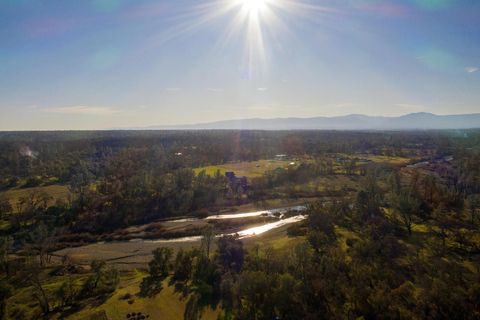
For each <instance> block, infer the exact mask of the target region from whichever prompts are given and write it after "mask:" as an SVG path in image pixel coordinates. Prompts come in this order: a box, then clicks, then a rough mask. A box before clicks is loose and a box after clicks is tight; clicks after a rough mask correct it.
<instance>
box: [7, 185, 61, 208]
mask: <svg viewBox="0 0 480 320" xmlns="http://www.w3.org/2000/svg"><path fill="white" fill-rule="evenodd" d="M32 192H36V193H46V194H48V195H49V196H50V197H52V199H51V200H50V203H49V204H50V205H51V204H54V203H55V201H57V200H65V199H67V198H68V195H69V194H70V191H69V190H68V187H66V186H62V185H58V184H55V185H51V186H44V187H34V188H15V189H11V190H8V191H5V192H1V193H0V196H4V197H6V198H7V199H9V200H10V203H11V204H12V206H13V208H14V209H15V206H16V204H17V202H18V200H19V199H20V198H22V197H25V196H28V195H29V194H30V193H32Z"/></svg>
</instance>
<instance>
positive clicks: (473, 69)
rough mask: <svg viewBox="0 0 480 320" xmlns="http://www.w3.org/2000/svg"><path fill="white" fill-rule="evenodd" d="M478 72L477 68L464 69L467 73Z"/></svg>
mask: <svg viewBox="0 0 480 320" xmlns="http://www.w3.org/2000/svg"><path fill="white" fill-rule="evenodd" d="M478 70H480V69H479V68H477V67H466V68H465V71H466V72H468V73H475V72H477V71H478Z"/></svg>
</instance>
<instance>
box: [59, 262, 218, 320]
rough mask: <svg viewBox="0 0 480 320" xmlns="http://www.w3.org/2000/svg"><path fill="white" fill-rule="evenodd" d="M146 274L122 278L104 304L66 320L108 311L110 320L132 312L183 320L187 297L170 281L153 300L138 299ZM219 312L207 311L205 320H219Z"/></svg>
mask: <svg viewBox="0 0 480 320" xmlns="http://www.w3.org/2000/svg"><path fill="white" fill-rule="evenodd" d="M144 276H145V273H143V272H140V271H132V272H130V273H128V274H126V275H124V276H123V277H122V280H121V282H120V287H119V289H117V291H115V293H114V294H113V295H112V296H111V297H110V298H109V299H108V300H107V301H106V302H105V303H103V304H102V305H100V306H92V307H88V308H85V309H84V310H82V311H81V312H79V313H76V314H74V315H72V316H70V317H68V318H67V319H70V320H84V319H88V317H89V316H90V315H91V314H94V313H96V312H98V311H105V312H106V314H107V317H108V319H109V320H121V319H126V318H127V317H126V315H127V314H128V313H132V312H135V313H137V312H142V313H143V314H145V315H150V318H149V319H152V320H153V319H159V320H160V319H169V320H170V319H171V320H177V319H178V320H181V319H183V314H184V311H185V305H186V303H187V300H188V297H183V296H182V295H181V294H180V293H178V292H175V290H174V287H173V286H170V287H169V286H168V281H165V282H164V284H163V290H162V291H161V292H160V294H158V295H157V296H155V297H154V298H140V297H138V296H136V294H137V293H138V292H139V285H140V282H141V281H142V278H143V277H144ZM127 294H129V295H131V296H132V298H130V299H122V298H123V297H125V295H127ZM217 317H218V312H217V311H215V310H211V309H207V310H205V311H204V313H203V316H202V320H213V319H217Z"/></svg>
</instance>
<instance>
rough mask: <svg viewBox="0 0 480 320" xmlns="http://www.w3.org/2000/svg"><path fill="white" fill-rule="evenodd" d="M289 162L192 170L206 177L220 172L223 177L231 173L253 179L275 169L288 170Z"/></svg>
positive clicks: (234, 164) (239, 164)
mask: <svg viewBox="0 0 480 320" xmlns="http://www.w3.org/2000/svg"><path fill="white" fill-rule="evenodd" d="M291 162H292V161H284V160H258V161H251V162H235V163H226V164H221V165H215V166H207V167H201V168H195V169H194V170H195V173H196V174H198V173H200V172H201V171H205V172H206V173H207V174H208V175H214V174H215V173H216V172H217V171H220V174H221V175H224V174H225V172H229V171H233V172H235V174H236V175H237V176H245V177H247V178H255V177H260V176H262V175H263V174H264V173H265V172H267V171H271V170H275V169H277V168H288V166H289V165H290V163H291Z"/></svg>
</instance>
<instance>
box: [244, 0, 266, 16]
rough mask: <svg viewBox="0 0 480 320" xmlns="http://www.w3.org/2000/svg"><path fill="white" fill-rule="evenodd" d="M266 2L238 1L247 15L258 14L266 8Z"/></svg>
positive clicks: (259, 0)
mask: <svg viewBox="0 0 480 320" xmlns="http://www.w3.org/2000/svg"><path fill="white" fill-rule="evenodd" d="M267 2H268V0H240V3H241V5H242V9H243V10H245V11H246V12H247V13H248V14H258V13H260V12H262V11H264V10H265V9H266V8H267Z"/></svg>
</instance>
